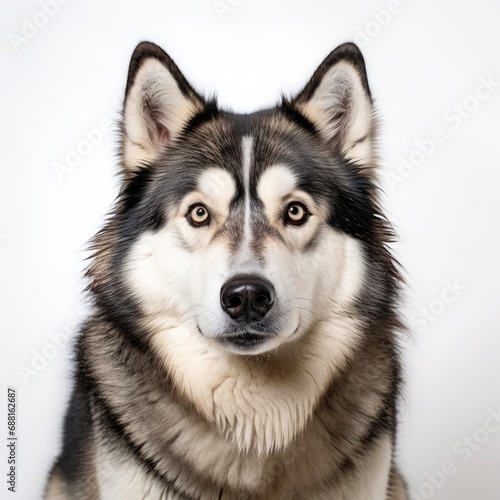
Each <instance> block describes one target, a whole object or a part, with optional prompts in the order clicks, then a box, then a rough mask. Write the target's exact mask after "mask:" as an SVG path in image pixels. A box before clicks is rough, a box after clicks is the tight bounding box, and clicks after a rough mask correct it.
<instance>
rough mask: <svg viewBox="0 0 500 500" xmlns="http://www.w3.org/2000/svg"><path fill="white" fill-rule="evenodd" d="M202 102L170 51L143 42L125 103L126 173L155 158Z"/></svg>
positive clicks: (133, 63) (137, 51)
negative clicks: (170, 55) (170, 54)
mask: <svg viewBox="0 0 500 500" xmlns="http://www.w3.org/2000/svg"><path fill="white" fill-rule="evenodd" d="M203 106H204V101H203V99H202V97H200V96H199V95H198V94H197V93H196V91H195V90H194V89H193V88H192V87H191V85H190V84H189V83H188V81H187V80H186V78H185V77H184V75H183V74H182V73H181V72H180V70H179V68H178V67H177V66H176V64H175V63H174V61H172V59H171V58H170V57H169V55H168V54H167V53H166V52H164V51H163V50H162V49H161V48H160V47H158V46H157V45H155V44H154V43H151V42H141V43H140V44H139V45H138V46H137V47H136V49H135V50H134V53H133V54H132V58H131V60H130V66H129V72H128V79H127V89H126V91H125V103H124V107H123V124H122V162H123V166H124V168H125V174H126V175H130V174H132V173H133V172H135V171H137V170H138V169H140V168H142V167H143V166H144V165H147V164H148V163H149V162H151V161H153V160H154V159H156V158H157V157H158V156H159V154H160V153H161V151H162V150H163V149H164V148H166V147H169V145H171V144H172V142H173V141H175V140H176V139H177V138H178V136H179V135H180V134H181V132H182V130H183V129H184V127H185V126H186V125H187V123H188V122H189V121H190V119H191V118H193V117H194V116H195V115H196V114H197V113H198V112H200V111H201V110H202V109H203Z"/></svg>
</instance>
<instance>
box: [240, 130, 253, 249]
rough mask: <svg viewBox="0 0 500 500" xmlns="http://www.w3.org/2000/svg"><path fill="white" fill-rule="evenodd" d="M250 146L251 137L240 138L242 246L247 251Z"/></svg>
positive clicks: (251, 144) (250, 233)
mask: <svg viewBox="0 0 500 500" xmlns="http://www.w3.org/2000/svg"><path fill="white" fill-rule="evenodd" d="M252 146H253V138H252V137H250V136H248V135H246V136H244V137H243V139H242V140H241V149H242V151H243V165H242V167H243V188H244V189H245V222H244V226H243V227H244V237H243V238H244V239H243V248H244V249H245V251H247V250H248V249H249V247H250V241H251V240H252V229H251V226H250V217H251V214H250V167H251V165H252Z"/></svg>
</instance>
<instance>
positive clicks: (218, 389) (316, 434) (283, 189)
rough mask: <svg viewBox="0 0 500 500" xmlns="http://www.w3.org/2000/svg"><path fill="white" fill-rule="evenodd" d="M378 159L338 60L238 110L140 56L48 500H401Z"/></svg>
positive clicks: (355, 85)
mask: <svg viewBox="0 0 500 500" xmlns="http://www.w3.org/2000/svg"><path fill="white" fill-rule="evenodd" d="M375 141H376V126H375V120H374V113H373V103H372V98H371V95H370V90H369V87H368V82H367V77H366V71H365V65H364V61H363V57H362V55H361V53H360V51H359V50H358V48H357V47H356V46H355V45H353V44H351V43H347V44H344V45H341V46H340V47H338V48H336V49H335V50H334V51H333V52H331V53H330V55H328V57H327V58H326V59H325V60H324V61H323V63H322V64H321V65H320V66H319V68H318V69H317V70H316V72H315V73H314V75H313V76H312V78H311V80H310V81H309V82H308V83H307V85H305V87H304V88H303V90H302V91H301V92H300V93H299V94H298V95H297V96H295V97H293V98H283V99H282V102H281V103H280V104H279V105H277V106H276V107H274V108H272V109H267V110H262V111H257V112H255V113H251V114H235V113H232V112H229V111H226V110H222V109H220V108H219V107H218V106H217V104H216V102H215V101H214V100H208V99H205V98H203V97H202V96H201V95H200V94H199V93H198V92H196V91H195V90H194V89H193V87H192V86H191V85H190V84H189V83H188V82H187V80H186V78H185V77H184V76H183V75H182V73H181V72H180V71H179V69H178V67H177V66H176V65H175V64H174V62H173V61H172V59H171V58H170V57H169V56H168V55H167V54H166V53H165V52H164V51H163V50H162V49H160V48H159V47H158V46H156V45H154V44H152V43H146V42H145V43H141V44H139V45H138V46H137V48H136V49H135V52H134V53H133V55H132V60H131V62H130V68H129V73H128V80H127V86H126V93H125V101H124V108H123V121H122V128H121V165H122V171H123V183H122V189H121V192H120V195H119V197H118V200H117V202H116V205H115V207H114V210H113V212H112V213H111V215H110V218H109V220H108V222H107V223H106V225H105V227H104V228H103V229H102V230H101V231H100V232H99V233H98V234H97V236H96V238H95V240H94V244H93V246H94V249H95V254H94V256H93V260H92V263H91V265H90V266H89V270H88V276H89V279H90V285H89V289H90V293H91V295H92V297H93V299H94V310H93V314H92V316H91V317H90V318H89V319H88V320H87V321H86V323H85V324H84V325H83V327H82V330H81V334H80V336H79V340H78V342H77V346H76V361H77V370H76V376H75V386H74V391H73V395H72V398H71V402H70V405H69V409H68V412H67V416H66V420H65V425H64V444H63V449H62V452H61V454H60V456H59V458H58V459H57V461H56V463H55V465H54V467H53V469H52V472H51V475H50V477H49V481H48V484H47V487H46V498H47V499H49V500H55V499H71V500H87V499H92V500H94V499H102V500H108V499H131V500H138V499H186V500H187V499H207V500H211V499H214V500H220V499H228V500H233V499H234V500H243V499H248V500H253V499H255V500H257V499H261V500H265V499H266V500H320V499H321V500H332V499H334V500H336V499H338V500H341V499H342V500H381V499H392V500H396V499H397V500H401V499H406V498H407V495H406V492H405V486H404V481H403V479H402V478H401V476H400V474H399V472H398V469H397V467H396V464H395V458H394V455H395V452H394V450H395V433H396V420H397V418H396V411H397V400H398V394H399V387H400V364H399V357H398V344H397V334H398V332H399V331H400V330H401V324H400V321H399V319H398V313H397V306H398V297H399V295H400V289H401V283H402V280H401V278H400V275H399V272H398V266H397V264H396V263H395V261H394V260H393V258H392V257H391V254H390V251H389V249H388V248H387V243H388V242H389V241H390V240H391V238H392V232H391V229H390V225H389V223H388V222H387V220H386V219H385V218H384V216H383V214H382V212H381V209H380V207H379V205H378V202H377V187H376V183H377V179H376V172H375V171H374V167H375V164H376V152H375Z"/></svg>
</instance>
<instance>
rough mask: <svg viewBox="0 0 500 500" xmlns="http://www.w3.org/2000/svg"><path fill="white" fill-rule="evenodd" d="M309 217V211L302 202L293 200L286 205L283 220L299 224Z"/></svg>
mask: <svg viewBox="0 0 500 500" xmlns="http://www.w3.org/2000/svg"><path fill="white" fill-rule="evenodd" d="M308 218H309V212H308V211H307V208H306V206H305V205H304V204H303V203H298V202H296V201H295V202H293V203H290V205H288V207H287V209H286V213H285V222H287V223H289V224H294V225H296V226H300V225H301V224H304V223H305V222H306V221H307V219H308Z"/></svg>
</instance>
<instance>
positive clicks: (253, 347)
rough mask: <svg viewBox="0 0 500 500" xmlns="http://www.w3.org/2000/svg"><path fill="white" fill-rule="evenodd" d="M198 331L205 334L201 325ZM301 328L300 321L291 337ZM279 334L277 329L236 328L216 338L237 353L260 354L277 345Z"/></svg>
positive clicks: (224, 346) (227, 348) (225, 347)
mask: <svg viewBox="0 0 500 500" xmlns="http://www.w3.org/2000/svg"><path fill="white" fill-rule="evenodd" d="M197 328H198V331H199V332H200V333H201V334H202V335H203V332H202V331H201V329H200V327H199V326H197ZM299 328H300V321H299V322H298V324H297V327H296V328H295V330H294V331H293V333H292V335H291V336H290V337H293V335H295V333H296V332H297V331H298V330H299ZM278 337H279V334H278V333H277V332H275V331H269V330H266V331H255V330H253V329H252V330H236V331H230V332H227V331H226V332H224V333H223V334H221V335H217V336H216V337H215V338H214V337H213V338H214V340H216V341H217V342H218V343H219V344H220V345H221V346H222V347H223V348H224V349H226V350H228V351H230V352H234V353H235V354H259V353H261V352H266V351H268V350H270V349H273V348H274V347H276V345H278V344H279V342H278V343H277V338H278Z"/></svg>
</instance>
